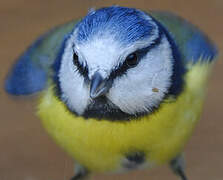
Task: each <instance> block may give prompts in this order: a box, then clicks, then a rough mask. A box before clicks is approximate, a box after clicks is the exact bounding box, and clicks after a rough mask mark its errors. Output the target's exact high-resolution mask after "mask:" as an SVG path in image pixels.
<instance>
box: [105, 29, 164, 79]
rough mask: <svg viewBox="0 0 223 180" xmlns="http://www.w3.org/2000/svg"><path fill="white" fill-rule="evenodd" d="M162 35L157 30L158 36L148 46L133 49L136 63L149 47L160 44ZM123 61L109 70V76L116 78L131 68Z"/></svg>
mask: <svg viewBox="0 0 223 180" xmlns="http://www.w3.org/2000/svg"><path fill="white" fill-rule="evenodd" d="M162 37H163V33H162V31H161V30H159V35H158V37H157V38H156V39H155V40H154V41H153V43H152V44H150V45H149V46H148V47H145V48H143V49H138V50H136V51H135V53H136V55H137V57H138V62H137V64H138V63H139V62H140V59H141V58H142V57H143V56H144V55H146V53H147V52H148V51H150V50H151V49H153V48H155V47H156V46H157V45H159V44H160V41H161V39H162ZM125 62H126V61H124V63H123V64H119V65H118V66H117V67H116V68H115V69H114V70H113V71H112V72H111V74H110V77H109V78H111V79H114V78H116V77H118V76H122V75H124V74H125V73H126V72H127V70H128V69H130V68H131V67H130V66H128V65H127V64H126V63H125Z"/></svg>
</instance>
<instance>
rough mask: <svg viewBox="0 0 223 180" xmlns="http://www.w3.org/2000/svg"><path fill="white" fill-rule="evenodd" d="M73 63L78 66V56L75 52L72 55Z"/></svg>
mask: <svg viewBox="0 0 223 180" xmlns="http://www.w3.org/2000/svg"><path fill="white" fill-rule="evenodd" d="M73 63H74V65H77V64H78V55H77V54H76V53H75V52H74V54H73Z"/></svg>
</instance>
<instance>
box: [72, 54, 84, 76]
mask: <svg viewBox="0 0 223 180" xmlns="http://www.w3.org/2000/svg"><path fill="white" fill-rule="evenodd" d="M73 64H74V65H75V66H76V67H77V69H78V72H79V73H80V74H81V75H82V76H84V77H88V67H87V65H86V66H84V65H83V64H81V63H80V61H79V60H78V55H77V53H75V52H73Z"/></svg>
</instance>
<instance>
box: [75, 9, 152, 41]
mask: <svg viewBox="0 0 223 180" xmlns="http://www.w3.org/2000/svg"><path fill="white" fill-rule="evenodd" d="M143 16H145V14H144V12H142V11H138V10H136V9H132V8H126V7H118V6H112V7H107V8H102V9H99V10H97V11H94V12H91V13H89V14H88V15H87V16H86V17H85V18H83V19H82V21H81V22H80V23H79V24H78V25H77V26H78V28H79V31H78V35H77V39H78V41H79V43H84V42H85V41H88V40H91V38H93V37H94V36H95V35H97V36H99V37H101V36H103V35H107V34H109V35H112V36H114V37H115V39H116V40H118V41H119V42H120V43H122V44H129V43H132V42H135V41H137V40H141V39H143V38H146V37H149V36H151V32H152V30H153V28H154V27H153V26H154V25H153V24H152V23H151V22H150V21H148V20H146V19H145V18H143Z"/></svg>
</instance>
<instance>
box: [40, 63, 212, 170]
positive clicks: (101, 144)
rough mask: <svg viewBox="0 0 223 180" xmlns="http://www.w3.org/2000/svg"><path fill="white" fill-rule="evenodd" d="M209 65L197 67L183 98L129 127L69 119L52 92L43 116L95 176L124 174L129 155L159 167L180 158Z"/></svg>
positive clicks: (57, 138) (43, 103) (198, 108)
mask: <svg viewBox="0 0 223 180" xmlns="http://www.w3.org/2000/svg"><path fill="white" fill-rule="evenodd" d="M209 70H210V64H209V65H207V64H200V63H197V64H196V65H193V67H191V68H190V71H189V72H188V73H187V74H186V78H185V81H186V82H185V83H186V85H185V87H184V92H183V93H182V94H181V95H180V96H179V97H178V98H177V99H176V100H171V98H169V99H167V100H166V101H165V102H163V103H162V104H161V106H160V108H159V110H157V111H156V112H155V113H153V114H151V115H148V116H145V117H142V118H138V119H135V120H132V121H129V122H120V121H117V122H116V121H112V122H111V121H107V120H100V121H98V120H95V119H88V120H86V119H84V118H82V117H76V116H75V115H74V114H72V113H70V112H69V111H68V110H67V109H66V107H65V105H64V104H63V103H62V102H61V101H60V100H59V99H58V98H57V97H56V96H55V94H54V92H53V90H52V89H53V88H52V86H51V87H50V88H48V90H46V91H45V92H44V93H43V95H42V97H41V100H40V104H39V111H38V115H39V116H40V118H41V119H42V122H43V125H44V127H45V128H46V130H47V131H48V133H49V134H50V135H51V136H52V137H53V138H54V139H55V141H56V142H57V143H58V144H59V145H60V146H62V147H63V148H64V149H65V150H66V151H67V152H68V153H69V154H70V155H71V156H72V157H73V158H74V159H75V160H76V161H78V162H79V163H80V164H82V165H84V166H85V167H86V168H88V169H89V170H91V171H114V170H117V169H119V168H121V161H122V160H123V158H124V155H125V154H126V153H130V152H134V151H143V152H144V153H145V154H146V160H147V162H148V163H149V164H153V165H159V164H162V163H165V162H167V161H169V160H171V159H172V158H174V157H175V156H176V155H177V154H178V153H180V152H181V151H182V149H183V147H184V145H185V143H186V142H187V140H188V138H189V137H190V135H191V132H192V130H193V128H194V126H195V124H196V122H197V120H198V119H199V116H200V113H201V108H202V104H203V99H204V92H205V87H206V80H207V75H208V72H209Z"/></svg>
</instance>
